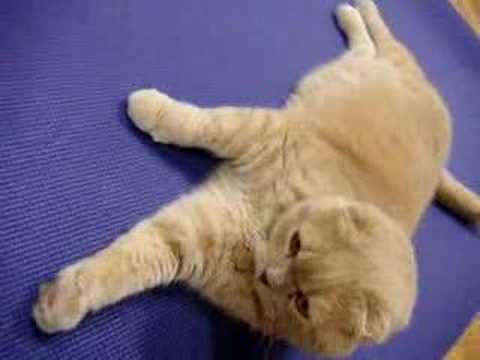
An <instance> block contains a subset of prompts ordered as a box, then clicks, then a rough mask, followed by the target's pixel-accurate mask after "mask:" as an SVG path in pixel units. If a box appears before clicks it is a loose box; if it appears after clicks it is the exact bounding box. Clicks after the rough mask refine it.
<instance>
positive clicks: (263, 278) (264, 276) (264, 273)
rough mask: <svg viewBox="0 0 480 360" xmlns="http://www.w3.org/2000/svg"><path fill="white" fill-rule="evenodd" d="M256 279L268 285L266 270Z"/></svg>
mask: <svg viewBox="0 0 480 360" xmlns="http://www.w3.org/2000/svg"><path fill="white" fill-rule="evenodd" d="M258 280H260V282H261V283H262V284H263V285H265V286H268V287H270V283H269V282H268V277H267V272H266V271H264V272H263V273H262V275H260V276H259V278H258Z"/></svg>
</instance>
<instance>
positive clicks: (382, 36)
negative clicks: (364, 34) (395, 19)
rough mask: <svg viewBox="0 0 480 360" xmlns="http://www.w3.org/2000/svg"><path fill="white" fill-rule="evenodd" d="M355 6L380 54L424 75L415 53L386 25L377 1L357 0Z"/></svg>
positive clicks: (392, 61) (413, 71)
mask: <svg viewBox="0 0 480 360" xmlns="http://www.w3.org/2000/svg"><path fill="white" fill-rule="evenodd" d="M355 7H356V8H357V9H358V11H359V12H360V14H361V16H362V18H363V20H364V21H365V23H366V25H367V28H368V31H369V33H370V35H371V36H372V38H373V41H374V43H375V46H376V48H377V54H378V56H379V57H382V58H385V59H387V60H388V61H389V62H391V63H393V64H395V65H398V66H402V67H403V68H404V69H407V70H409V71H411V72H412V73H415V74H416V75H423V71H422V70H421V68H420V66H419V65H418V64H417V62H416V60H415V58H414V57H413V55H412V54H411V53H410V51H408V49H407V48H406V47H405V46H404V45H403V44H402V43H401V42H400V41H398V40H397V39H396V37H395V36H394V35H393V34H392V32H391V31H390V29H389V28H388V26H387V25H386V23H385V21H384V20H383V18H382V15H381V14H380V11H379V10H378V8H377V6H376V5H375V2H374V1H372V0H355Z"/></svg>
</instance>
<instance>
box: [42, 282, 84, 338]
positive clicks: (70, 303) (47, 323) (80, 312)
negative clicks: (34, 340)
mask: <svg viewBox="0 0 480 360" xmlns="http://www.w3.org/2000/svg"><path fill="white" fill-rule="evenodd" d="M87 310H88V309H87V299H86V296H85V295H84V294H82V290H81V288H80V286H79V284H78V283H77V282H76V279H75V275H74V274H69V273H66V274H61V275H60V276H59V277H58V278H57V279H56V280H54V281H53V282H50V283H46V284H43V285H41V286H40V291H39V296H38V300H37V303H36V304H35V306H34V307H33V318H34V319H35V322H36V324H37V326H38V327H39V328H40V329H41V330H43V331H44V332H46V333H54V332H58V331H66V330H70V329H73V328H74V327H75V326H76V325H77V324H78V323H79V322H80V321H81V320H82V318H83V317H84V316H85V314H86V313H87Z"/></svg>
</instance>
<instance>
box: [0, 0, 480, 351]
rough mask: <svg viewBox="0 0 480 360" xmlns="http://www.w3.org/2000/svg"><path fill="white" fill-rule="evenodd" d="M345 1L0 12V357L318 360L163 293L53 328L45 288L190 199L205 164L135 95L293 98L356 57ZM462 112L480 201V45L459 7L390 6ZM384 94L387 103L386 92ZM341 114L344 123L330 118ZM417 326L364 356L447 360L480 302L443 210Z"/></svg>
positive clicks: (467, 160)
mask: <svg viewBox="0 0 480 360" xmlns="http://www.w3.org/2000/svg"><path fill="white" fill-rule="evenodd" d="M338 3H339V1H336V0H335V1H333V0H296V1H292V0H263V1H259V0H242V1H225V0H202V1H192V0H162V1H154V0H136V1H124V0H115V1H107V0H82V1H61V0H48V1H30V0H2V1H1V2H0V359H2V360H20V359H28V360H30V359H32V360H42V359H48V360H54V359H131V360H133V359H263V358H264V351H266V349H270V350H268V351H269V354H268V356H269V357H270V358H274V359H306V358H309V357H308V356H306V355H303V354H301V353H300V352H298V351H297V350H295V349H293V348H290V347H288V346H286V345H283V344H274V345H273V346H270V345H269V343H268V341H266V340H264V339H262V337H261V336H259V335H258V334H255V333H252V332H251V331H250V330H248V328H247V327H246V326H244V325H242V324H238V323H236V322H235V321H233V320H230V319H228V318H226V317H225V316H223V315H222V314H221V312H219V311H218V310H216V309H214V308H213V307H212V306H210V305H208V304H206V303H205V302H204V301H202V300H201V299H199V298H198V296H196V295H195V294H193V293H192V292H190V291H188V290H186V289H184V288H181V287H174V288H169V289H161V288H158V289H155V290H153V291H150V292H148V293H145V294H142V295H139V296H137V297H134V298H131V299H128V300H126V301H123V302H122V303H120V304H118V305H115V306H112V307H110V308H108V309H106V310H103V311H101V312H99V313H97V314H95V315H93V316H88V318H87V319H86V320H85V321H84V322H82V324H81V325H80V326H79V327H78V329H76V330H75V331H73V332H71V333H68V334H62V335H55V336H45V335H43V334H41V333H40V332H39V331H37V330H36V328H35V326H34V324H33V322H32V320H31V306H32V304H33V302H34V300H35V298H36V293H37V287H38V285H39V284H40V283H41V282H44V281H46V280H48V279H50V278H52V277H53V276H54V274H55V273H56V272H57V271H58V270H60V269H61V268H63V267H64V266H65V265H67V264H69V263H71V262H73V261H75V260H78V259H80V258H81V257H83V256H86V255H89V254H92V253H93V252H94V251H96V250H98V249H100V248H102V247H104V246H106V245H107V244H108V243H110V242H111V241H112V240H113V239H114V238H115V237H116V236H118V235H119V234H121V233H122V232H124V231H125V230H127V229H128V228H129V227H131V226H132V225H134V224H135V223H136V222H137V221H139V220H140V219H142V218H143V217H145V216H146V215H148V214H150V213H152V212H153V211H154V210H155V209H157V208H159V207H161V206H163V205H165V204H166V203H168V202H170V201H172V200H174V199H175V198H176V197H178V196H179V195H180V194H181V193H184V192H186V191H188V190H189V189H191V188H192V187H193V186H195V184H197V183H198V182H199V181H201V179H203V178H204V177H205V176H206V175H207V174H208V172H209V171H211V169H212V168H213V167H214V166H215V162H214V161H213V160H212V159H211V158H209V157H208V156H207V155H205V154H203V153H201V152H199V151H193V150H181V149H177V148H173V147H168V146H161V145H156V144H154V143H153V142H152V141H151V140H149V138H148V137H147V136H146V135H144V134H142V133H141V132H139V131H138V130H136V129H135V128H134V127H133V126H132V125H131V124H130V122H129V120H128V119H127V118H126V115H125V99H126V96H127V95H128V94H129V93H130V92H131V91H133V90H135V89H138V88H143V87H157V88H159V89H161V90H163V91H165V92H167V93H169V94H170V95H172V96H174V97H177V98H180V99H184V100H187V101H191V102H194V103H196V104H199V105H208V106H216V105H220V104H230V105H266V106H280V105H281V104H282V103H283V101H284V100H285V99H286V98H287V94H288V92H289V90H290V89H292V87H293V85H294V84H295V83H296V81H297V80H298V79H299V78H300V77H301V76H302V75H303V74H305V73H306V72H307V71H308V70H309V69H311V68H312V67H313V66H316V65H318V64H321V63H324V62H326V61H328V60H331V59H332V58H333V57H335V56H336V55H338V54H340V53H342V52H343V51H344V47H345V46H344V43H343V39H342V36H341V35H340V33H339V31H338V29H337V28H336V26H335V24H334V21H333V17H332V10H333V9H334V7H335V6H336V5H337V4H338ZM379 4H380V7H381V9H382V10H383V12H384V14H385V17H386V19H387V21H388V23H389V24H390V25H391V27H392V29H393V31H394V32H395V33H396V34H397V35H398V37H399V38H400V39H402V40H403V41H404V42H405V43H406V44H407V46H409V47H410V48H411V49H412V50H413V52H414V53H415V54H416V55H417V57H418V59H419V61H420V63H421V64H423V65H424V67H425V69H426V72H427V73H428V74H429V75H430V77H431V78H432V80H433V82H434V83H435V84H436V85H437V86H438V88H439V89H440V92H441V93H442V94H443V95H444V97H445V98H446V100H447V102H448V104H449V105H450V108H451V111H452V114H453V118H454V127H455V131H456V132H455V142H454V147H453V154H452V160H451V169H452V170H453V171H454V172H455V174H456V175H457V176H458V177H459V178H460V179H462V180H463V181H464V182H465V183H466V184H468V185H469V186H471V187H472V188H473V189H475V190H476V191H477V192H480V163H479V160H478V156H479V155H480V41H479V40H478V38H476V37H475V35H474V34H473V32H472V31H471V30H470V29H469V28H467V26H466V25H465V24H464V23H463V22H462V20H461V19H460V18H459V17H458V16H457V14H456V13H455V11H454V10H453V8H451V7H450V6H449V5H448V2H447V0H422V1H419V0H402V1H398V0H389V1H386V0H385V1H379ZM379 101H381V99H379ZM332 121H334V119H332ZM416 245H417V250H418V259H419V267H420V293H419V301H418V306H417V307H416V311H415V315H414V318H413V322H412V325H411V327H410V328H409V329H408V330H406V331H405V332H403V333H401V334H400V335H399V336H398V337H396V338H394V339H393V340H392V341H391V342H389V343H388V344H386V345H384V346H380V347H372V348H362V349H360V350H359V351H358V352H357V353H356V354H355V355H353V357H352V358H353V359H382V360H385V359H387V360H389V359H402V360H403V359H422V360H424V359H428V360H430V359H439V358H441V356H442V355H443V354H444V353H445V352H446V350H447V349H448V348H449V346H450V345H451V344H452V343H453V341H454V340H455V338H456V337H457V336H458V335H459V334H460V332H461V330H462V328H463V327H464V325H465V324H466V323H467V322H468V320H469V319H470V317H471V316H472V314H473V313H474V312H475V311H478V310H480V276H479V274H480V241H479V239H478V238H475V234H474V233H472V232H471V231H469V230H468V229H467V228H466V227H465V226H464V225H463V224H461V223H459V222H458V221H456V220H455V219H454V218H452V217H450V216H449V215H447V214H446V213H444V212H442V211H441V210H439V209H437V208H432V209H431V210H429V211H428V213H427V215H426V217H425V219H424V221H423V222H422V224H421V226H420V229H419V232H418V234H417V236H416Z"/></svg>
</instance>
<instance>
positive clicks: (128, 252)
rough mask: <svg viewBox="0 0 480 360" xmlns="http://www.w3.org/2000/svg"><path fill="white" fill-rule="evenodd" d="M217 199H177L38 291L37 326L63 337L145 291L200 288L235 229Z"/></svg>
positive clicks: (217, 194)
mask: <svg viewBox="0 0 480 360" xmlns="http://www.w3.org/2000/svg"><path fill="white" fill-rule="evenodd" d="M222 194H223V191H219V189H218V188H215V187H211V188H210V189H206V190H205V189H203V190H200V191H198V192H196V193H194V194H191V195H189V196H187V197H185V198H182V199H179V200H178V201H177V202H175V203H173V204H172V205H170V206H168V207H166V208H165V209H162V210H160V211H159V212H158V213H157V214H155V215H154V216H152V217H151V218H149V219H147V220H145V221H142V222H141V223H139V224H138V225H136V226H135V227H134V228H133V229H132V230H130V231H129V232H128V233H126V234H124V235H122V236H120V237H119V238H118V239H117V240H116V241H114V242H113V243H112V244H111V245H110V246H108V247H107V248H105V249H103V250H101V251H99V252H97V253H96V254H94V255H93V256H91V257H87V258H85V259H82V260H80V261H79V262H77V263H74V264H73V265H70V266H68V267H67V268H65V269H64V270H62V271H61V272H60V273H59V274H58V275H57V277H56V279H55V280H53V281H52V282H50V283H47V284H44V285H43V286H41V288H40V292H39V298H38V301H37V304H36V305H35V306H34V310H33V316H34V318H35V321H36V323H37V325H38V326H39V327H40V328H41V329H42V330H44V331H45V332H49V333H52V332H57V331H65V330H69V329H72V328H73V327H75V326H76V325H77V324H78V323H79V322H80V321H81V320H82V318H83V317H84V316H85V315H86V314H87V313H88V312H92V311H95V310H98V309H100V308H102V307H104V306H106V305H109V304H112V303H115V302H117V301H119V300H121V299H122V298H125V297H127V296H129V295H132V294H135V293H138V292H141V291H143V290H145V289H149V288H152V287H155V286H158V285H162V284H164V285H167V284H169V283H171V282H172V281H174V280H179V281H182V280H185V281H188V282H189V283H191V284H194V285H195V284H198V286H201V282H202V281H206V278H207V277H208V276H209V272H211V269H213V268H214V267H215V266H214V264H215V262H218V261H219V257H220V256H221V254H220V253H219V251H220V248H221V246H216V243H217V242H220V241H221V240H222V239H224V238H225V237H228V236H230V238H231V237H232V236H236V234H233V232H235V231H238V230H237V229H238V228H240V226H237V224H233V223H232V221H236V220H235V219H236V217H235V216H232V215H231V214H230V211H231V210H232V206H236V205H237V204H232V202H234V201H235V199H234V197H232V198H230V197H229V199H228V200H227V199H225V198H224V197H223V195H222ZM232 196H233V195H232ZM226 232H228V233H226Z"/></svg>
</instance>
